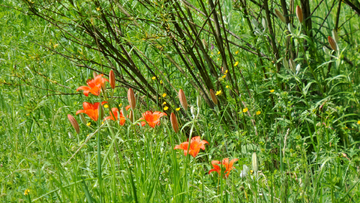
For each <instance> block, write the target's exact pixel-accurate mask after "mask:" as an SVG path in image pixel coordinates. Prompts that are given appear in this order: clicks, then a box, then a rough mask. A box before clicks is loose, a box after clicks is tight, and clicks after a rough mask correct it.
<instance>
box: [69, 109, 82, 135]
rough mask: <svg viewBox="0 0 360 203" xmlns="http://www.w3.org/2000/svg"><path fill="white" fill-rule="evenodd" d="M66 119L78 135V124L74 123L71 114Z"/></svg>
mask: <svg viewBox="0 0 360 203" xmlns="http://www.w3.org/2000/svg"><path fill="white" fill-rule="evenodd" d="M67 117H68V119H69V121H70V123H71V125H72V126H73V127H74V129H75V131H76V133H77V134H79V133H80V128H79V124H78V122H77V121H76V119H75V118H74V117H73V116H72V115H71V114H68V115H67Z"/></svg>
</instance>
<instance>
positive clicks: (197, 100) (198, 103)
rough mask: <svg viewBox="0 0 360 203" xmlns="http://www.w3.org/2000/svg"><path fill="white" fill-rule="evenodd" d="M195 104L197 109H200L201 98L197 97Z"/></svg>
mask: <svg viewBox="0 0 360 203" xmlns="http://www.w3.org/2000/svg"><path fill="white" fill-rule="evenodd" d="M196 104H197V107H198V109H200V105H201V97H200V96H199V95H198V96H197V97H196Z"/></svg>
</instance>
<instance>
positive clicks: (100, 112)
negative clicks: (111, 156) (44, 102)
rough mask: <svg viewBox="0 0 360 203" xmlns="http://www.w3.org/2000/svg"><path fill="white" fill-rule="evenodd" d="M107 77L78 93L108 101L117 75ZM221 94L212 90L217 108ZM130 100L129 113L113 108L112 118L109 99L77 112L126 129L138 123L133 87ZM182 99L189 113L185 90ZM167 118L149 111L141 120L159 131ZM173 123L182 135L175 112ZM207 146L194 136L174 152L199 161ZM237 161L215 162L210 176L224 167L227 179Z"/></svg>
mask: <svg viewBox="0 0 360 203" xmlns="http://www.w3.org/2000/svg"><path fill="white" fill-rule="evenodd" d="M226 73H227V71H226V72H225V75H226ZM103 76H104V75H103V74H100V75H96V74H94V79H92V80H88V81H87V82H86V83H87V85H88V86H81V87H79V88H78V89H77V91H79V90H82V91H83V93H84V95H85V96H86V97H88V96H89V93H91V94H93V95H95V96H99V95H100V94H101V93H102V92H103V94H102V97H99V98H107V95H106V92H105V90H106V89H105V83H106V82H108V83H110V86H111V88H112V89H114V88H115V87H116V86H115V75H114V72H113V71H110V73H109V80H108V79H105V78H103ZM219 94H221V90H220V92H219V91H217V92H216V93H215V92H214V91H213V90H210V95H211V98H212V100H213V102H214V104H215V105H217V104H218V101H217V98H216V96H217V95H219ZM166 96H167V94H166V93H164V94H163V95H162V97H166ZM127 97H128V101H129V105H128V106H126V107H125V112H124V109H119V108H118V107H113V108H111V110H109V114H110V115H108V116H106V117H105V115H104V114H105V112H104V108H105V109H110V108H109V107H110V106H111V105H112V101H111V100H108V101H102V102H95V103H90V102H83V109H82V110H78V111H77V112H76V115H78V114H80V115H81V114H86V115H87V116H88V117H89V118H90V119H92V120H93V121H95V122H96V121H98V120H99V118H100V119H103V120H104V121H105V120H113V121H119V125H120V126H123V125H125V123H126V120H127V118H128V120H130V121H131V122H134V120H135V119H134V110H135V108H136V99H135V95H134V91H133V90H132V88H129V90H128V93H127ZM179 99H180V103H181V105H182V107H183V109H184V110H185V111H187V110H188V107H189V105H188V103H187V100H186V97H185V93H184V91H183V90H181V89H180V90H179ZM163 105H166V102H164V103H163ZM119 107H121V104H120V105H119ZM192 108H193V107H192ZM167 109H168V108H167ZM167 109H165V110H167ZM129 110H130V112H129V113H126V112H127V111H129ZM179 110H180V109H179V108H177V109H176V111H179ZM246 111H247V108H246V110H245V109H244V110H243V112H246ZM125 114H127V115H125ZM163 116H167V114H166V113H164V112H160V111H154V112H153V111H146V112H144V113H142V117H141V118H140V119H139V120H138V121H139V124H140V125H141V126H145V125H146V124H148V125H149V126H150V127H151V128H155V127H156V126H159V125H160V118H161V117H163ZM104 117H105V118H104ZM80 118H81V121H82V122H83V123H84V124H85V125H87V126H90V125H91V122H87V121H86V119H85V118H84V116H83V115H81V117H80ZM68 119H69V121H70V123H71V125H72V126H73V127H74V129H75V130H76V132H77V133H79V131H80V130H79V125H78V123H77V121H76V119H75V118H74V117H73V116H72V115H71V114H68ZM170 122H171V126H172V128H173V130H174V131H175V133H178V132H179V131H180V130H179V124H178V121H177V118H176V115H175V114H174V113H171V115H170ZM206 144H207V145H209V143H208V142H207V141H206V140H201V138H200V136H195V137H192V138H191V139H190V141H189V140H187V142H183V143H181V144H180V145H176V146H175V147H174V149H181V150H183V152H184V155H185V156H187V155H188V154H190V155H191V156H193V157H194V158H195V157H196V156H197V155H198V154H199V152H200V150H201V149H202V150H205V145H206ZM237 160H238V159H233V160H231V161H229V158H225V159H223V160H222V161H221V162H220V161H217V160H213V161H212V162H211V164H212V166H213V169H211V170H210V171H209V174H210V173H211V172H214V171H216V172H217V173H218V174H219V175H220V176H221V174H222V173H221V171H222V169H221V166H223V167H224V169H225V170H224V176H223V177H224V178H227V177H228V176H229V174H230V171H231V170H232V169H234V167H233V164H234V162H236V161H237Z"/></svg>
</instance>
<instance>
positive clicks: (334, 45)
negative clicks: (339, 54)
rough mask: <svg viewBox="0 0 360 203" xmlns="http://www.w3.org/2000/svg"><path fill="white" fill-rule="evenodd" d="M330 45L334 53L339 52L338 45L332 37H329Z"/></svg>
mask: <svg viewBox="0 0 360 203" xmlns="http://www.w3.org/2000/svg"><path fill="white" fill-rule="evenodd" d="M328 41H329V44H330V46H331V48H332V49H333V50H334V51H337V44H336V42H335V40H334V39H333V38H332V37H330V36H329V37H328Z"/></svg>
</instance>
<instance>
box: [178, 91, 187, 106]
mask: <svg viewBox="0 0 360 203" xmlns="http://www.w3.org/2000/svg"><path fill="white" fill-rule="evenodd" d="M179 100H180V103H181V106H182V107H183V108H184V109H185V111H187V109H188V103H187V101H186V97H185V94H184V91H183V90H182V89H180V90H179Z"/></svg>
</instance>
